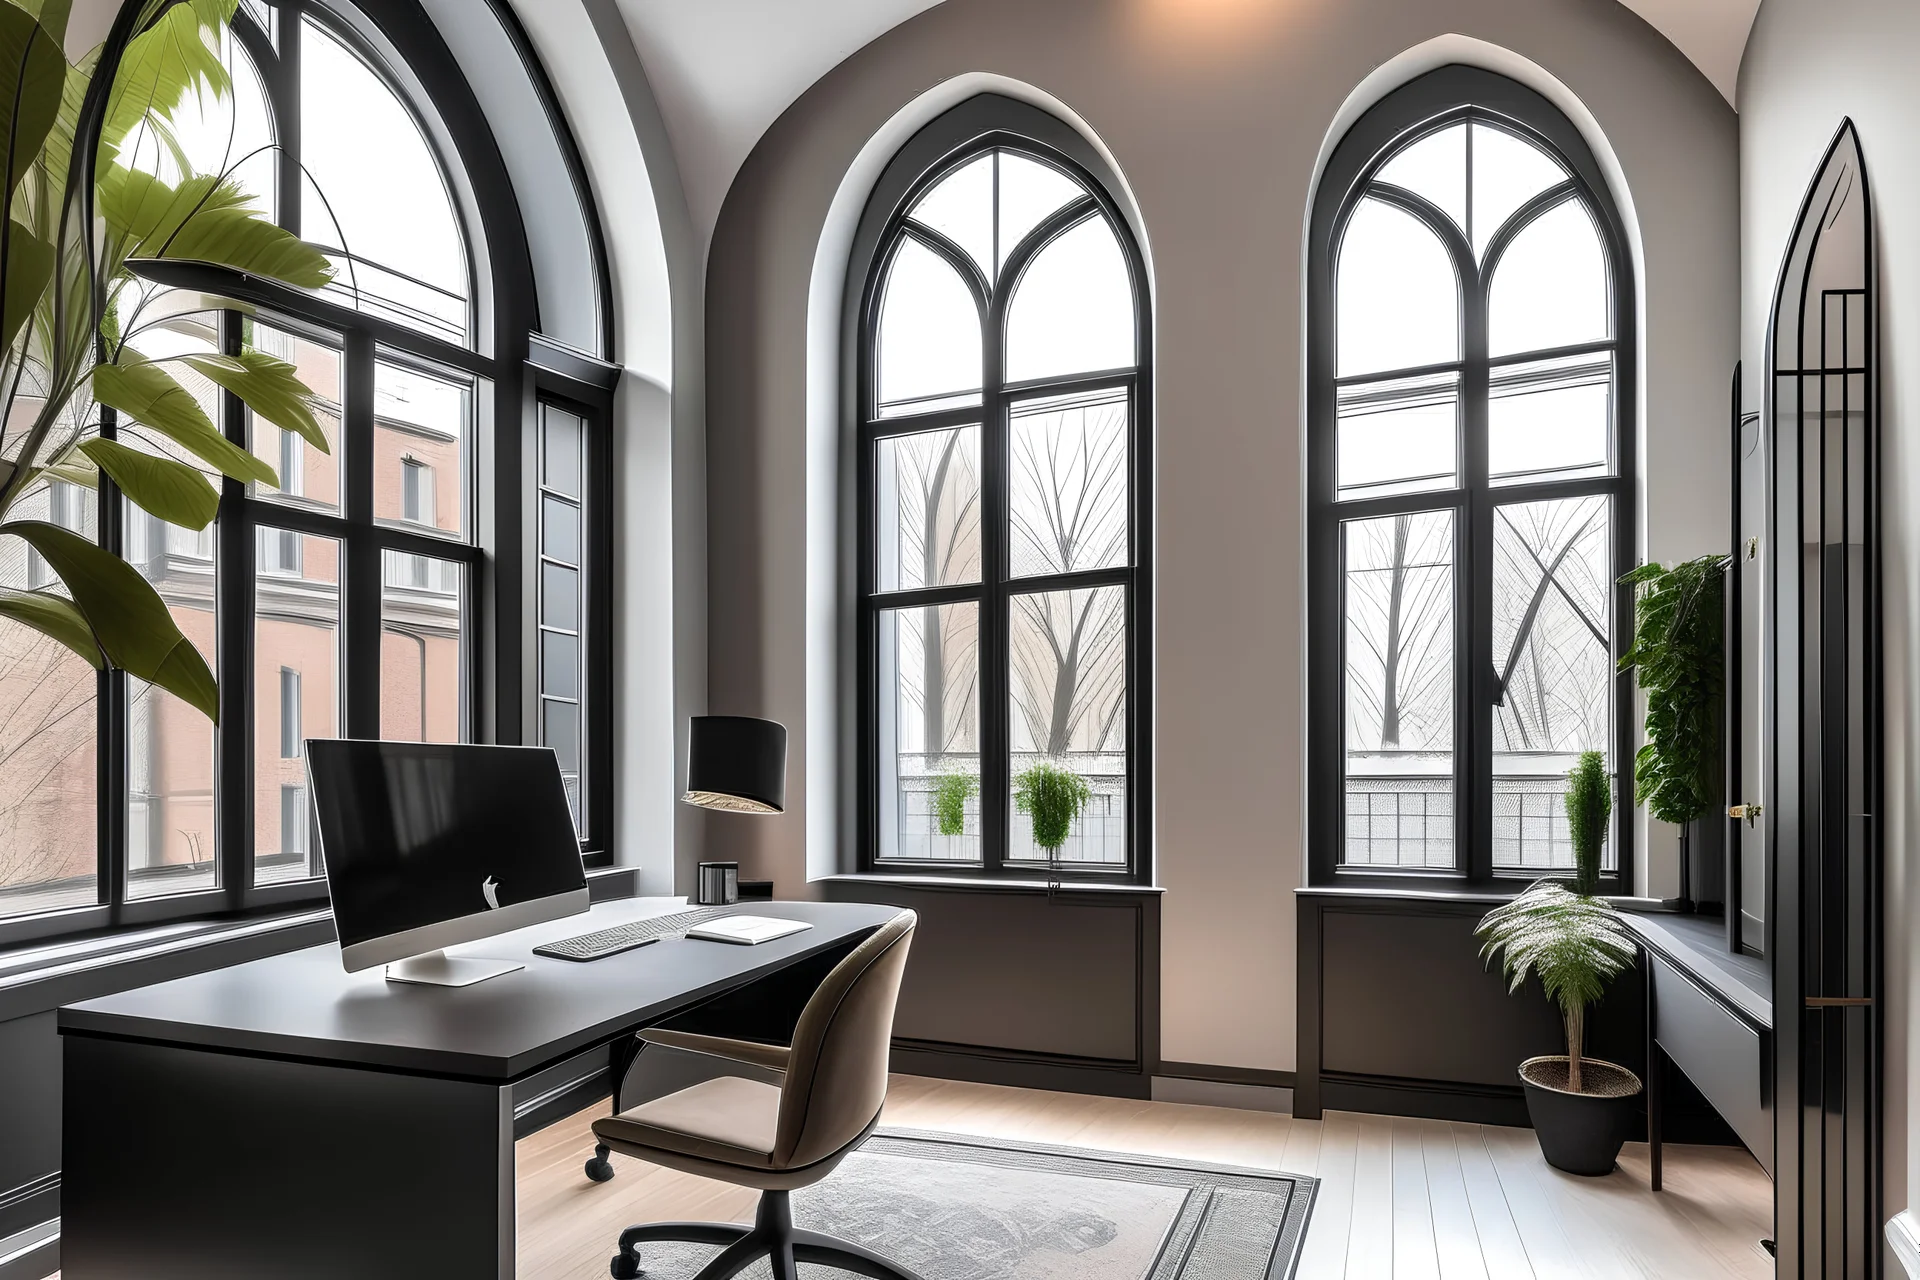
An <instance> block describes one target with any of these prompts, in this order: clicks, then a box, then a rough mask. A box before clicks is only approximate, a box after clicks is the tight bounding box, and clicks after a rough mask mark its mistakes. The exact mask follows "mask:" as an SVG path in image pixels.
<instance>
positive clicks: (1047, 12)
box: [707, 0, 1739, 1069]
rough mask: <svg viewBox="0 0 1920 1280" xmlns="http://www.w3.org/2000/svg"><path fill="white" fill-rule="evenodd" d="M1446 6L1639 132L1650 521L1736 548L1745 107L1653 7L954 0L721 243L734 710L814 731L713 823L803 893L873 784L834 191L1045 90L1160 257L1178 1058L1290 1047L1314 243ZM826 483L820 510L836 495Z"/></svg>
mask: <svg viewBox="0 0 1920 1280" xmlns="http://www.w3.org/2000/svg"><path fill="white" fill-rule="evenodd" d="M1448 33H1458V34H1461V35H1464V36H1467V37H1471V38H1474V39H1477V40H1480V41H1485V42H1489V43H1491V44H1494V45H1497V46H1503V47H1504V48H1506V49H1510V50H1512V51H1514V52H1515V53H1516V54H1518V55H1519V56H1520V57H1521V58H1523V59H1526V60H1529V61H1531V62H1532V63H1534V64H1537V65H1538V66H1539V67H1543V68H1545V69H1546V71H1547V72H1549V73H1551V75H1552V76H1553V77H1556V78H1557V79H1558V80H1559V81H1560V82H1561V83H1562V84H1564V86H1565V88H1566V90H1567V91H1568V92H1569V93H1570V94H1571V95H1572V96H1573V97H1575V98H1577V99H1578V101H1579V102H1580V103H1582V104H1584V106H1585V107H1586V108H1587V109H1588V110H1589V111H1590V112H1591V114H1592V117H1593V119H1594V120H1595V121H1596V122H1597V124H1598V125H1599V127H1600V128H1601V129H1602V130H1604V132H1605V134H1606V136H1607V138H1608V140H1609V141H1610V142H1611V144H1612V148H1613V150H1614V152H1615V154H1616V155H1617V157H1618V160H1619V164H1620V168H1621V172H1622V173H1623V174H1624V177H1625V180H1626V182H1627V184H1628V186H1629V192H1628V194H1629V195H1630V197H1631V201H1632V204H1633V206H1634V207H1635V209H1636V210H1637V212H1638V214H1639V217H1640V219H1641V222H1642V228H1643V233H1644V235H1643V241H1644V258H1645V260H1644V262H1643V263H1642V264H1640V265H1641V267H1642V269H1643V275H1644V279H1645V281H1646V289H1645V297H1644V299H1643V303H1644V311H1645V317H1646V321H1645V324H1644V326H1643V330H1644V345H1645V351H1646V360H1645V365H1644V370H1645V378H1646V387H1645V392H1646V395H1645V400H1646V409H1647V413H1646V415H1645V424H1644V431H1645V435H1646V446H1645V451H1644V452H1643V455H1642V456H1643V458H1645V459H1646V466H1647V478H1646V482H1645V504H1644V505H1645V510H1644V511H1643V520H1644V523H1645V526H1646V527H1645V530H1644V534H1645V537H1644V545H1645V546H1646V548H1647V550H1648V551H1649V552H1650V553H1651V554H1653V555H1656V556H1659V557H1663V558H1677V557H1685V556H1690V555H1695V554H1700V553H1702V552H1705V551H1709V550H1715V549H1722V544H1723V543H1724V542H1725V540H1726V534H1725V521H1726V515H1725V511H1726V508H1725V505H1724V503H1725V498H1724V484H1723V483H1722V480H1721V478H1722V476H1723V475H1724V434H1725V432H1724V423H1725V421H1726V404H1725V395H1726V390H1725V389H1726V386H1727V383H1728V379H1729V376H1730V374H1731V370H1732V363H1733V360H1734V358H1735V356H1736V354H1737V348H1738V337H1737V317H1736V308H1735V303H1734V299H1735V298H1736V297H1737V294H1738V280H1739V273H1738V252H1737V228H1738V215H1737V206H1736V199H1737V161H1736V125H1735V120H1734V117H1733V114H1732V112H1731V110H1730V109H1729V108H1728V106H1727V104H1726V102H1725V101H1724V100H1723V99H1722V98H1721V97H1720V95H1719V94H1718V93H1716V92H1715V90H1714V89H1713V87H1712V86H1711V85H1709V84H1708V83H1707V81H1706V80H1705V79H1704V78H1703V77H1702V76H1701V75H1700V74H1699V73H1698V72H1697V71H1696V70H1695V69H1694V68H1693V67H1692V65H1691V64H1689V63H1688V62H1687V61H1686V60H1685V59H1684V58H1682V57H1681V56H1680V54H1679V53H1678V52H1677V51H1675V50H1674V49H1673V48H1672V46H1670V45H1668V44H1667V43H1666V42H1665V41H1664V40H1663V39H1661V38H1660V37H1659V36H1658V35H1657V34H1656V33H1655V32H1654V31H1653V30H1652V29H1651V28H1649V27H1648V26H1646V25H1645V24H1644V23H1643V22H1641V21H1640V20H1639V19H1638V18H1636V17H1635V16H1633V15H1632V14H1631V13H1630V12H1628V11H1627V10H1626V9H1624V8H1622V7H1621V6H1619V5H1617V4H1612V3H1599V2H1596V0H1530V2H1529V3H1525V4H1516V3H1513V2H1512V0H1422V2H1421V3H1411V2H1409V0H1287V2H1285V3H1281V2H1277V0H1276V2H1275V3H1270V4H1265V5H1246V4H1235V5H1195V4H1190V3H1175V0H1050V2H1049V3H1046V4H1034V3H1031V0H947V2H946V3H945V4H942V5H940V6H938V7H937V8H935V9H933V10H931V11H929V12H927V13H925V14H922V15H920V16H919V17H917V18H915V19H913V20H911V21H909V22H907V23H904V24H902V25H901V26H899V27H897V28H895V29H894V30H892V31H891V32H889V33H887V34H886V35H884V36H882V37H881V38H879V39H878V40H876V41H874V42H873V43H872V44H870V45H868V46H867V47H866V48H864V49H862V50H861V51H860V52H858V53H857V54H855V55H854V56H852V57H851V58H849V59H848V60H847V61H846V62H844V63H842V64H841V65H840V66H839V67H837V68H835V69H834V70H833V71H832V72H830V73H829V74H828V75H826V76H825V77H823V78H822V79H821V80H820V81H819V82H818V83H817V84H815V85H814V86H813V87H812V88H811V89H810V90H809V91H808V92H807V93H806V94H805V95H803V96H802V97H801V98H800V99H799V100H798V101H797V102H796V103H795V104H794V106H793V107H792V108H791V109H790V110H788V111H787V113H786V114H785V115H784V116H782V117H781V119H780V120H779V121H778V122H776V123H775V125H774V126H773V127H772V128H771V129H770V130H769V131H768V133H767V135H766V136H765V137H764V138H763V139H762V140H761V142H760V144H759V145H758V147H756V149H755V151H754V153H753V154H752V155H751V156H750V157H749V158H748V160H747V162H746V164H745V165H744V166H743V167H742V169H741V171H740V173H739V175H738V177H737V178H736V180H735V182H734V185H733V187H732V190H731V192H730V193H729V195H728V198H727V202H726V204H725V206H724V207H723V209H722V212H721V216H720V221H719V224H718V226H717V228H716V231H715V235H714V239H713V243H712V249H711V254H710V260H709V269H708V292H707V306H708V328H707V350H708V365H707V368H708V388H707V390H708V458H709V483H708V503H709V528H708V553H709V563H710V578H709V582H710V593H711V594H710V599H711V609H710V613H709V623H710V631H709V636H710V645H709V658H710V664H711V666H710V675H711V695H712V701H713V705H714V709H715V710H739V711H748V712H752V713H756V714H765V715H771V716H774V717H776V718H778V719H781V720H783V721H785V722H786V723H787V725H788V726H789V729H790V730H791V731H792V737H791V742H792V744H793V746H792V755H791V759H790V766H789V777H788V789H789V801H790V806H791V808H790V812H789V814H788V815H787V817H786V818H785V819H783V820H780V821H777V822H765V823H744V822H734V823H730V824H727V825H726V826H724V827H723V826H721V825H719V824H715V825H714V826H713V827H712V828H711V829H710V832H709V837H710V840H711V841H712V842H713V845H714V847H715V849H716V850H721V849H724V850H725V851H726V853H725V855H724V856H738V857H740V858H741V860H742V861H743V863H745V868H744V870H743V874H748V875H754V874H759V875H768V876H771V877H773V878H774V879H775V880H776V881H777V882H778V883H779V886H780V889H781V890H782V891H783V892H788V893H795V892H802V891H804V888H805V884H804V882H805V878H806V875H807V869H808V866H809V863H810V862H811V863H812V864H813V865H814V866H815V867H818V866H820V865H822V864H823V863H826V864H831V863H832V862H833V861H835V860H837V859H839V858H841V857H843V856H845V854H846V853H847V852H848V849H849V846H848V845H847V842H846V837H845V835H844V834H843V833H844V832H845V830H846V826H845V816H846V815H845V814H844V813H839V812H824V813H823V812H820V811H819V810H821V809H822V808H823V807H824V808H831V807H833V806H835V805H837V804H839V797H840V796H841V795H842V794H843V786H842V784H843V783H844V779H843V778H840V777H838V776H837V771H836V760H835V758H834V753H833V752H832V751H829V750H824V749H822V744H823V743H831V742H833V741H835V739H836V735H837V734H838V733H839V731H840V728H841V727H842V726H839V725H823V724H821V723H820V718H821V717H822V716H832V715H834V714H835V712H836V708H837V707H838V706H840V705H842V700H843V699H844V697H845V696H846V694H847V692H848V691H846V690H835V689H831V688H826V689H823V688H822V687H821V683H822V680H823V679H831V672H832V671H833V669H834V665H835V664H834V662H833V660H832V659H833V655H832V654H831V653H823V652H821V649H822V646H823V645H826V646H831V645H832V644H833V643H834V637H833V635H832V632H831V629H830V627H825V628H823V619H826V620H830V619H831V618H832V616H833V608H832V600H831V598H828V599H826V600H824V601H823V600H822V599H821V598H820V595H819V593H820V592H821V591H823V590H824V591H827V592H829V593H830V592H831V591H833V590H835V589H837V588H836V584H834V583H832V582H831V581H828V582H826V583H822V582H820V581H819V578H820V573H819V568H818V566H819V565H820V564H821V563H822V562H827V563H831V561H832V559H833V556H832V553H831V549H830V548H823V547H822V546H821V545H820V543H821V539H822V538H830V537H832V536H833V530H834V528H835V522H834V521H833V520H832V519H831V517H830V515H829V516H828V517H826V518H823V517H822V515H821V513H820V512H819V511H818V510H811V511H810V509H809V506H808V501H809V499H808V494H809V483H810V481H809V476H810V474H811V472H810V465H811V466H813V467H815V468H817V466H818V459H819V458H820V456H821V453H822V448H823V446H822V437H821V435H820V433H822V432H825V433H828V434H827V436H826V439H827V440H829V441H830V440H831V439H832V435H831V433H832V432H834V431H835V430H837V426H838V424H837V417H838V415H837V407H836V406H837V397H838V388H837V387H836V386H825V387H823V386H821V385H819V384H820V378H819V377H818V376H815V375H814V374H810V368H817V366H812V365H810V359H809V340H810V335H809V325H810V324H814V325H818V324H821V323H835V324H837V321H838V318H837V315H835V314H821V312H822V310H823V309H822V308H820V306H819V300H818V298H817V297H816V293H815V289H814V283H815V275H816V267H817V265H818V264H817V263H816V255H817V253H818V252H819V249H820V246H821V244H822V243H823V238H832V237H834V236H837V235H839V234H841V231H842V229H841V228H839V227H837V226H835V225H831V224H832V210H833V209H834V206H835V201H836V196H838V195H840V194H841V188H842V185H843V183H844V181H845V180H846V177H847V175H848V174H849V172H850V171H851V170H852V169H853V168H854V167H855V165H856V161H857V160H858V158H859V157H860V154H861V152H862V149H863V147H865V146H866V144H867V143H868V141H869V140H870V139H871V138H873V137H874V135H875V134H876V133H878V132H880V131H881V130H882V129H883V128H885V127H887V125H888V123H889V121H892V120H893V119H894V118H895V117H896V115H897V114H898V113H900V112H901V111H902V109H903V108H905V107H907V105H908V104H910V103H914V102H915V101H916V100H919V99H921V98H922V96H923V95H925V94H926V93H927V92H928V91H929V90H930V89H933V88H934V87H935V86H940V85H943V84H945V83H947V82H949V81H951V80H953V79H954V78H956V77H961V76H968V75H977V74H980V73H986V74H990V75H995V76H999V77H1004V78H1005V79H1006V80H1008V81H1012V82H1015V83H1017V84H1024V85H1028V86H1032V87H1033V89H1034V90H1035V91H1037V93H1038V94H1044V95H1052V96H1053V97H1055V98H1057V99H1058V100H1059V101H1060V102H1061V103H1063V104H1064V105H1065V106H1066V107H1067V108H1069V109H1070V110H1071V111H1072V112H1073V113H1075V115H1076V116H1077V117H1078V119H1079V120H1081V121H1084V123H1085V127H1086V128H1087V129H1089V130H1090V131H1091V132H1092V133H1093V134H1095V135H1097V137H1098V139H1099V140H1100V142H1101V143H1103V144H1104V145H1105V146H1106V147H1107V149H1108V150H1109V152H1110V154H1111V155H1112V156H1113V158H1114V160H1115V162H1116V164H1117V166H1118V167H1119V169H1120V171H1121V173H1122V174H1123V175H1124V177H1125V179H1126V181H1127V182H1128V184H1129V186H1130V188H1131V190H1132V193H1133V195H1134V197H1135V199H1136V201H1137V203H1138V206H1139V209H1140V211H1141V214H1142V216H1143V218H1144V222H1145V226H1146V230H1147V235H1148V240H1149V246H1148V247H1149V250H1150V253H1151V255H1152V259H1153V267H1154V274H1155V287H1156V302H1157V308H1158V310H1157V333H1158V350H1157V352H1156V360H1157V366H1156V369H1157V378H1158V384H1159V406H1158V418H1157V422H1158V436H1159V441H1158V464H1157V486H1158V488H1157V494H1158V497H1157V502H1158V522H1157V523H1158V535H1159V536H1158V544H1159V545H1158V547H1157V548H1156V549H1155V556H1156V564H1157V568H1158V585H1159V599H1158V605H1157V617H1156V627H1157V643H1156V650H1157V661H1156V668H1157V669H1156V671H1155V673H1154V682H1155V683H1154V696H1155V702H1156V711H1155V722H1156V756H1157V761H1158V777H1157V779H1155V781H1154V786H1155V796H1156V826H1157V831H1156V832H1155V833H1154V834H1155V841H1156V855H1157V867H1158V873H1159V879H1160V881H1161V883H1162V884H1163V885H1165V887H1166V888H1167V891H1168V892H1167V897H1166V904H1165V935H1164V950H1163V963H1162V980H1163V1009H1164V1021H1163V1027H1162V1052H1163V1054H1164V1056H1165V1057H1166V1058H1168V1059H1171V1060H1178V1061H1187V1062H1200V1063H1213V1064H1220V1065H1231V1066H1243V1067H1254V1068H1270V1069H1286V1068H1291V1067H1292V1066H1293V1065H1294V1005H1295V1001H1294V989H1295V966H1294V949H1295V948H1294V914H1295V910H1294V902H1293V889H1294V888H1295V887H1296V886H1297V885H1298V884H1299V883H1300V882H1301V878H1302V871H1301V842H1302V836H1303V831H1304V795H1303V792H1304V766H1305V753H1306V744H1305V743H1304V742H1303V741H1302V720H1303V710H1304V697H1303V692H1304V673H1303V671H1302V664H1303V657H1304V639H1303V634H1302V626H1301V615H1302V600H1303V595H1304V583H1303V580H1302V570H1301V565H1302V554H1303V501H1302V482H1301V475H1300V471H1301V458H1302V437H1301V403H1302V394H1301V386H1300V382H1301V377H1300V371H1301V359H1302V337H1301V310H1302V301H1301V299H1302V275H1301V257H1302V254H1301V239H1300V237H1301V233H1302V228H1303V226H1304V225H1305V219H1306V212H1307V207H1308V203H1309V199H1310V195H1311V186H1312V180H1313V175H1314V172H1315V166H1316V162H1317V161H1318V158H1319V156H1320V153H1321V149H1322V144H1323V142H1324V141H1325V139H1326V136H1327V132H1328V129H1329V127H1330V125H1331V124H1332V122H1333V121H1334V119H1335V116H1336V114H1337V113H1338V112H1339V111H1340V110H1341V106H1342V103H1343V102H1344V101H1345V100H1346V99H1347V98H1348V96H1349V94H1350V93H1351V92H1352V91H1353V90H1354V88H1355V86H1357V85H1358V84H1360V83H1361V81H1362V80H1364V79H1365V78H1366V77H1367V76H1368V74H1369V73H1370V72H1372V71H1373V70H1374V69H1375V68H1376V67H1378V66H1380V65H1381V64H1382V63H1384V62H1386V61H1388V60H1389V59H1392V58H1394V57H1396V56H1397V55H1399V54H1401V53H1402V52H1403V51H1405V50H1407V49H1410V48H1412V47H1414V46H1416V45H1420V44H1422V43H1424V42H1426V41H1429V40H1432V39H1434V38H1436V37H1439V36H1442V35H1446V34H1448ZM842 203H843V204H844V203H845V202H844V201H842ZM854 203H855V205H856V207H857V201H856V202H854ZM836 305H837V301H836ZM825 310H827V311H831V308H828V309H825ZM823 406H824V408H823ZM825 454H826V456H828V457H831V456H832V449H831V447H830V446H827V447H826V448H825ZM817 479H818V478H817V477H816V482H815V483H813V486H812V487H813V490H814V492H815V499H814V500H815V502H816V504H817V503H818V502H819V501H822V500H831V498H830V497H826V496H825V495H827V494H830V492H831V491H830V488H827V487H824V486H822V485H821V484H819V483H817ZM810 566H811V579H810ZM810 717H811V719H810ZM809 842H811V844H812V846H813V847H812V848H809ZM823 842H825V843H826V844H828V845H829V846H830V847H829V848H827V849H825V850H822V849H821V848H820V846H821V844H822V843H823ZM823 854H824V856H823ZM1659 887H1660V886H1658V885H1656V888H1659Z"/></svg>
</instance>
